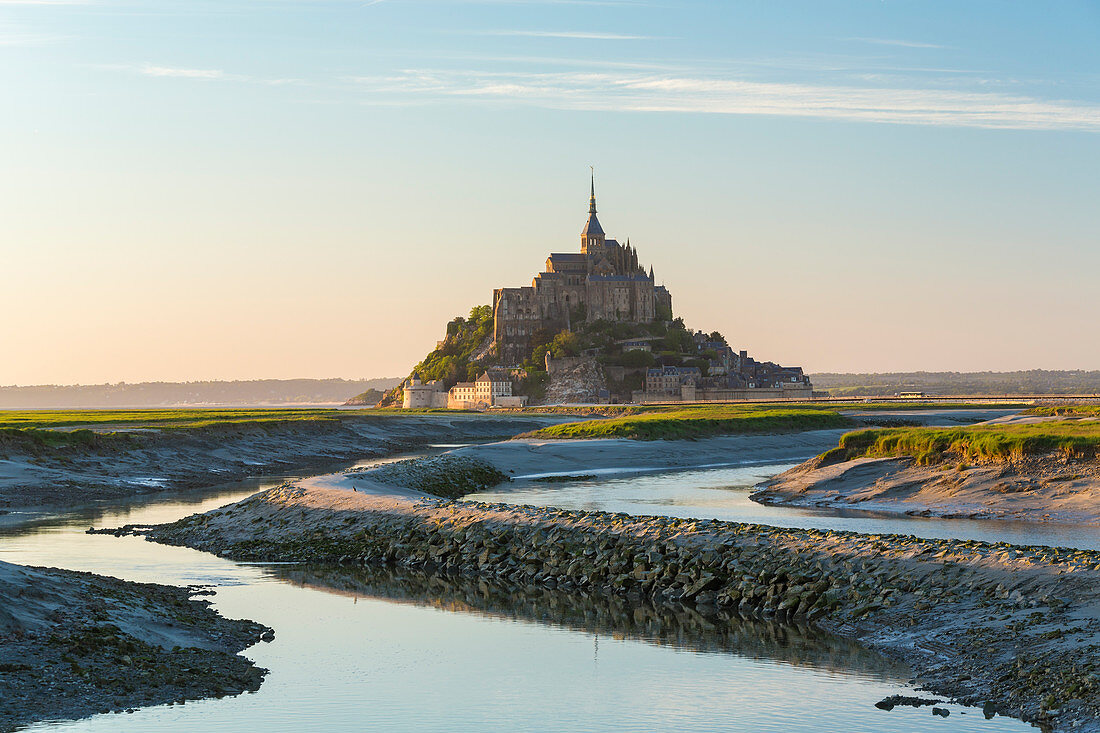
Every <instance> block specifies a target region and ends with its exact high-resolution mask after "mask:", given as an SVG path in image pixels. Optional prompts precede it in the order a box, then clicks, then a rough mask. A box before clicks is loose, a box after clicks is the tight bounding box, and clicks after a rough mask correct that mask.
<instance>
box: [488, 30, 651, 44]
mask: <svg viewBox="0 0 1100 733" xmlns="http://www.w3.org/2000/svg"><path fill="white" fill-rule="evenodd" d="M474 33H475V34H476V35H479V36H523V37H528V38H576V39H581V40H588V41H643V40H652V39H654V38H656V36H635V35H630V34H625V33H602V32H599V31H523V30H506V31H475V32H474Z"/></svg>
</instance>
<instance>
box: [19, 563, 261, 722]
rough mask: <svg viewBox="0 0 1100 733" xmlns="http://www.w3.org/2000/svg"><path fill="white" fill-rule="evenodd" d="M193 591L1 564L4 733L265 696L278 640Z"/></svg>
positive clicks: (88, 574)
mask: <svg viewBox="0 0 1100 733" xmlns="http://www.w3.org/2000/svg"><path fill="white" fill-rule="evenodd" d="M196 592H198V591H197V590H196V589H188V588H174V587H169V586H162V585H153V584H149V583H130V582H126V581H122V580H116V579H114V578H107V577H103V576H100V575H93V574H91V573H80V572H73V571H68V570H58V569H52V568H30V567H21V566H18V565H12V564H10V563H4V562H0V731H12V730H15V729H17V728H18V727H20V726H23V725H26V724H28V723H31V722H34V721H39V720H55V719H73V718H82V717H86V716H89V715H93V714H95V713H106V712H112V711H122V710H127V709H130V708H135V707H139V706H147V705H158V704H163V703H171V702H182V701H184V700H194V699H198V698H204V697H223V696H225V695H236V694H239V693H241V692H244V691H249V690H251V691H254V690H256V689H258V688H259V686H260V683H261V682H262V681H263V677H264V675H265V674H266V670H263V669H259V668H257V667H256V666H254V665H253V664H252V663H251V662H250V661H249V660H248V659H245V658H244V657H241V656H239V655H238V654H237V652H240V651H241V650H243V649H245V648H247V647H249V646H252V645H253V644H255V643H257V642H259V641H261V640H264V641H270V640H271V639H272V638H274V632H273V631H272V630H271V629H269V628H267V627H265V626H261V625H260V624H257V623H254V622H252V621H234V620H229V619H226V618H223V617H221V616H220V615H218V614H217V613H216V612H215V611H213V610H212V609H211V608H210V604H209V602H207V601H202V600H196V599H192V597H191V596H193V595H195V593H196Z"/></svg>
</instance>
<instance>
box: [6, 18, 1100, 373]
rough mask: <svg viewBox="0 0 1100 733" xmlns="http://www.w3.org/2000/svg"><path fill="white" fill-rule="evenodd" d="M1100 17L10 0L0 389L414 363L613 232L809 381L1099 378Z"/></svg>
mask: <svg viewBox="0 0 1100 733" xmlns="http://www.w3.org/2000/svg"><path fill="white" fill-rule="evenodd" d="M1098 37H1100V4H1097V3H1096V2H1073V1H1072V0H1065V1H1064V2H1059V3H1034V2H1022V1H1016V0H996V1H993V2H968V1H966V0H950V1H947V2H937V1H935V0H908V1H894V0H877V1H874V2H872V1H870V0H867V1H858V0H851V1H848V2H831V1H829V0H809V1H806V2H788V1H786V0H756V1H751V2H715V1H714V0H709V1H695V0H685V1H683V2H672V1H666V2H659V1H655V2H647V1H645V0H638V1H637V2H635V1H632V0H251V1H247V2H245V1H242V0H185V1H184V0H0V265H2V270H0V273H2V275H0V276H2V278H3V287H2V288H0V309H2V312H3V313H4V314H5V316H4V317H3V318H0V384H44V383H66V384H68V383H98V382H119V381H127V382H136V381H147V380H197V379H250V378H291V377H336V376H340V377H350V378H356V377H377V376H395V375H396V376H400V375H404V374H407V373H408V372H409V370H410V368H411V366H412V365H413V364H415V363H416V362H417V361H418V360H419V359H420V358H422V357H423V356H424V354H426V353H427V352H428V351H430V350H431V349H432V348H433V347H434V345H435V342H436V341H437V340H438V339H440V338H442V336H443V332H444V326H445V324H446V322H447V321H448V320H449V319H450V318H452V317H454V316H456V315H460V314H463V313H466V312H468V311H469V309H470V308H471V307H473V306H475V305H479V304H484V303H489V302H490V301H491V298H492V290H493V288H494V287H503V286H519V285H527V284H530V280H531V278H532V276H533V275H534V274H535V273H536V272H538V271H539V270H541V269H542V266H543V264H544V261H545V258H546V255H547V254H548V253H549V252H551V251H555V252H561V251H565V252H569V251H575V250H576V249H577V248H578V247H579V233H580V230H581V227H582V226H583V225H584V222H585V218H586V214H587V200H588V183H589V181H588V176H589V166H590V165H591V166H594V167H595V172H596V193H597V198H598V201H599V211H600V220H601V222H602V223H603V226H604V228H605V229H606V230H607V232H608V235H609V236H612V237H615V238H617V239H619V240H620V241H623V240H625V239H626V238H627V237H629V238H630V240H631V243H632V244H633V245H634V246H635V247H636V248H637V249H638V252H639V256H640V259H641V260H642V262H643V263H644V264H646V265H649V264H652V265H653V266H654V269H655V272H656V276H657V279H658V281H659V282H663V283H664V284H665V285H667V286H668V287H669V289H670V290H671V291H672V294H673V305H674V309H675V311H676V313H677V315H680V316H683V317H684V319H685V321H686V322H687V324H688V325H689V326H691V327H694V328H700V329H703V330H706V331H708V332H709V331H712V330H719V331H721V332H722V333H723V334H724V335H725V336H726V338H727V340H728V341H729V342H730V344H731V345H732V346H734V348H736V349H746V350H747V351H749V353H750V354H752V355H753V356H755V357H756V358H757V359H760V360H767V361H776V362H779V363H782V364H785V365H801V366H803V367H804V368H805V369H807V371H809V372H822V371H859V372H865V371H878V372H881V371H899V370H906V371H908V370H919V369H925V370H958V371H976V370H1014V369H1032V368H1047V369H1100V339H1098V338H1097V337H1096V334H1097V331H1098V326H1100V301H1098V298H1097V293H1098V291H1100V278H1098V274H1100V246H1098V245H1100V233H1098V232H1100V229H1098V220H1097V201H1100V176H1098V175H1097V171H1100V147H1098V144H1100V65H1098V62H1100V44H1098V43H1097V38H1098Z"/></svg>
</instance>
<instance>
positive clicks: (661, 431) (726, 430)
mask: <svg viewBox="0 0 1100 733" xmlns="http://www.w3.org/2000/svg"><path fill="white" fill-rule="evenodd" d="M853 424H855V423H854V421H853V420H852V419H851V418H848V417H845V416H843V415H840V414H839V413H837V412H835V411H832V410H818V409H790V408H776V407H774V406H771V405H744V406H731V405H721V406H708V407H698V408H687V409H679V410H665V411H661V412H650V413H643V414H637V415H628V416H623V417H613V418H608V419H604V420H587V421H584V422H571V423H562V424H560V425H551V426H549V427H545V428H542V429H541V430H535V431H533V432H530V433H524V434H522V435H519V436H517V437H520V438H562V439H589V438H631V439H634V440H683V439H687V438H705V437H710V436H714V435H737V434H744V433H788V432H800V431H804V430H824V429H828V428H843V427H850V426H851V425H853Z"/></svg>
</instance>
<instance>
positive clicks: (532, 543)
mask: <svg viewBox="0 0 1100 733" xmlns="http://www.w3.org/2000/svg"><path fill="white" fill-rule="evenodd" d="M148 536H149V537H150V538H151V539H153V540H155V541H159V542H165V543H168V544H180V545H186V546H189V547H195V548H198V549H203V550H207V551H212V552H216V553H218V554H221V555H223V556H227V557H231V558H234V559H239V560H250V561H259V560H268V561H271V560H278V561H298V562H302V561H308V562H330V563H339V564H344V565H365V566H385V565H394V566H398V567H401V568H410V569H415V570H417V571H419V572H424V573H430V574H438V575H459V576H469V577H485V578H495V579H502V580H505V581H508V582H516V583H525V584H529V585H537V586H543V587H547V588H556V589H559V590H561V591H564V592H577V593H597V594H611V595H615V596H620V597H623V598H625V599H627V600H628V601H629V600H630V599H637V600H638V601H639V602H641V601H642V600H643V599H644V601H645V602H646V603H650V604H656V605H658V606H663V605H667V604H672V605H673V606H676V607H684V608H688V609H691V610H692V611H693V612H694V613H698V614H700V615H702V616H704V617H706V618H708V619H711V620H712V621H713V622H715V623H723V622H728V621H729V620H730V619H733V618H735V617H737V618H742V617H748V618H761V619H769V620H776V621H781V622H788V621H792V620H804V621H806V622H809V623H814V624H816V625H817V626H819V627H821V628H824V629H827V630H830V631H833V632H835V633H838V634H840V635H842V636H845V637H848V638H855V639H859V641H860V642H861V643H862V644H864V645H865V646H868V647H871V648H874V649H878V650H882V651H884V652H887V653H890V654H892V655H893V656H895V657H897V658H900V659H902V660H904V661H905V662H907V663H909V664H910V665H912V667H913V668H914V669H915V670H916V671H917V672H918V675H919V681H920V683H921V684H923V685H924V686H925V687H926V688H928V689H931V690H933V691H935V692H937V693H939V694H944V695H950V696H952V697H955V698H957V699H959V700H960V701H962V702H965V703H972V704H984V705H986V706H987V709H988V710H996V711H999V712H1003V713H1006V714H1010V715H1014V716H1017V717H1020V718H1023V719H1026V720H1034V721H1042V722H1043V723H1044V724H1050V725H1053V726H1054V727H1055V728H1056V729H1062V728H1069V727H1071V726H1073V724H1074V723H1076V724H1077V726H1080V727H1077V726H1073V727H1077V729H1078V730H1100V723H1098V718H1097V714H1098V713H1100V666H1098V660H1097V658H1096V654H1095V649H1096V648H1097V642H1100V621H1098V620H1097V616H1098V615H1100V613H1098V612H1100V591H1098V590H1097V586H1098V583H1097V581H1098V580H1100V553H1096V552H1085V551H1074V550H1066V549H1058V548H1044V547H1030V548H1019V547H1012V546H1009V545H1005V544H996V545H993V544H984V543H979V542H974V541H961V540H924V539H918V538H914V537H906V536H887V535H859V534H854V533H846V532H828V531H816V530H792V529H780V528H774V527H766V526H759V525H746V524H735V523H727V522H719V521H699V520H691V519H677V518H669V517H633V516H628V515H625V514H609V513H603V512H580V511H560V510H555V509H545V508H535V507H513V506H508V505H502V504H483V503H474V502H455V501H444V500H434V499H420V500H412V499H401V498H398V497H393V496H364V495H362V494H352V493H351V492H347V491H336V490H324V489H310V490H306V489H303V488H301V487H298V486H294V485H286V486H282V487H279V488H277V489H272V490H269V491H267V492H264V493H262V494H258V495H256V496H255V497H251V498H249V499H247V500H245V501H243V502H241V503H239V504H236V505H232V506H230V507H227V508H225V509H222V510H218V511H215V512H212V513H209V514H204V515H197V516H193V517H189V518H187V519H184V520H181V521H180V522H176V523H174V524H170V525H165V526H161V527H157V528H153V529H152V530H150V531H149V532H148Z"/></svg>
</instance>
